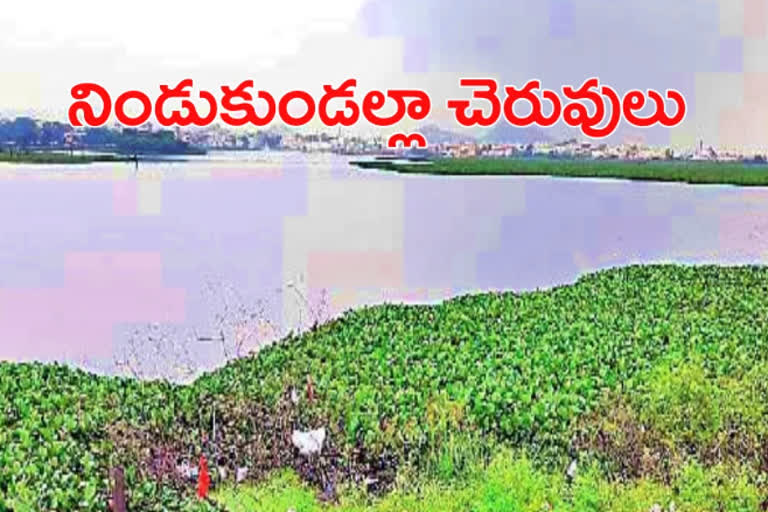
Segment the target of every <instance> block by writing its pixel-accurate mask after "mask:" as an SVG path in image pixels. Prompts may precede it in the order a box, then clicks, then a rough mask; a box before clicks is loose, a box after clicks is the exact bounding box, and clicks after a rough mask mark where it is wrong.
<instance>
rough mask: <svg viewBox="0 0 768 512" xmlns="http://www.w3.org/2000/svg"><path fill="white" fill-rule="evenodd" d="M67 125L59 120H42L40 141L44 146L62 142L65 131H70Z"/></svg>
mask: <svg viewBox="0 0 768 512" xmlns="http://www.w3.org/2000/svg"><path fill="white" fill-rule="evenodd" d="M71 131H72V128H70V127H69V125H67V124H64V123H59V122H47V121H46V122H44V123H43V126H42V127H41V129H40V143H41V144H43V145H44V146H55V145H59V144H62V143H63V142H64V138H65V137H66V135H67V133H69V132H71Z"/></svg>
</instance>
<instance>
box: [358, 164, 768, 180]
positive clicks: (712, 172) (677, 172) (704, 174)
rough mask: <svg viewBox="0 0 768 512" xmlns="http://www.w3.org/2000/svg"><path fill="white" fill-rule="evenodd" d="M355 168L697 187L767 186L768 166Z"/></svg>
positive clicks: (438, 166) (392, 165)
mask: <svg viewBox="0 0 768 512" xmlns="http://www.w3.org/2000/svg"><path fill="white" fill-rule="evenodd" d="M354 164H355V165H357V166H359V167H361V168H367V169H380V170H387V171H395V172H401V173H409V174H434V175H441V176H562V177H572V178H577V177H578V178H620V179H629V180H642V181H673V182H684V183H692V184H728V185H741V186H766V185H768V166H767V165H764V164H763V165H760V164H748V163H737V162H691V161H688V162H686V161H661V160H660V161H646V162H639V161H618V160H566V159H562V160H555V159H536V158H532V159H523V158H466V159H464V158H456V159H439V160H435V161H434V162H432V163H430V164H407V163H398V162H392V161H386V160H382V161H359V162H354Z"/></svg>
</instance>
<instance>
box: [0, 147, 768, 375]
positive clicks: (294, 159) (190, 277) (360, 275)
mask: <svg viewBox="0 0 768 512" xmlns="http://www.w3.org/2000/svg"><path fill="white" fill-rule="evenodd" d="M766 199H768V189H739V188H735V187H712V186H686V185H679V184H652V183H630V182H623V181H612V180H611V181H605V180H603V181H598V180H568V179H553V178H542V177H537V178H503V177H494V178H488V177H485V178H483V177H476V178H451V179H445V178H436V177H429V176H401V175H394V174H385V173H376V172H361V171H357V170H353V169H352V168H350V166H349V165H348V163H347V160H346V159H345V158H342V157H337V156H331V155H309V156H307V155H301V154H281V153H251V154H243V153H238V154H226V153H222V154H214V155H212V156H211V157H208V158H199V159H193V160H191V161H188V162H155V163H148V164H142V165H141V166H140V167H139V170H138V172H136V171H134V169H133V167H132V166H128V165H124V164H119V165H118V164H99V165H90V166H11V165H5V166H0V233H1V234H2V244H1V245H0V339H2V340H3V342H2V344H0V358H5V359H14V360H30V359H42V360H54V359H55V360H67V361H70V362H75V363H79V364H83V365H86V366H89V367H96V368H100V369H101V370H103V371H116V368H115V366H114V363H115V360H116V359H119V360H121V361H123V362H125V361H126V360H130V359H131V358H134V359H135V360H134V361H133V362H132V363H131V364H133V365H134V366H137V365H138V366H142V361H143V362H144V363H147V362H151V363H153V364H152V365H147V364H144V365H143V367H144V370H143V371H144V372H145V373H163V372H170V371H173V372H175V371H177V369H176V368H175V366H178V365H179V364H182V363H180V362H179V361H171V360H170V359H168V360H166V358H167V357H170V356H168V354H171V353H177V354H178V353H181V352H183V357H181V356H179V357H178V359H180V360H181V359H183V364H186V365H187V367H191V368H192V369H194V370H199V369H201V368H209V367H211V366H214V365H216V364H220V363H221V361H222V360H223V358H224V357H226V356H231V355H233V354H235V348H237V349H238V350H243V351H246V350H247V349H249V348H253V347H255V346H258V345H259V344H261V343H264V342H265V341H266V340H269V339H273V338H275V337H276V336H280V335H281V334H282V333H284V332H286V331H287V330H289V329H298V328H301V327H306V326H308V325H311V323H313V322H314V321H315V320H317V319H323V318H327V317H329V316H332V315H335V314H338V313H339V312H341V311H343V310H345V309H347V308H350V307H356V306H360V305H362V304H371V303H378V302H382V301H409V302H410V301H417V302H422V301H434V300H439V299H441V298H445V297H448V296H451V295H455V294H460V293H465V292H468V291H476V290H485V289H514V290H526V289H534V288H537V287H546V286H551V285H555V284H561V283H567V282H571V281H573V280H574V279H575V278H576V277H577V276H578V275H580V274H582V273H584V272H587V271H591V270H595V269H599V268H604V267H609V266H616V265H624V264H627V263H635V262H660V261H665V262H666V261H681V262H721V263H729V264H732V263H746V262H759V261H765V259H766V254H768V253H766V249H768V238H767V237H766V233H767V232H766V228H768V206H766V205H767V204H768V202H767V201H766ZM222 333H224V335H222ZM222 337H224V338H226V339H227V342H228V343H230V344H229V345H226V346H225V345H224V344H222V343H221V342H220V341H218V340H221V338H222ZM238 343H239V345H238ZM163 351H165V352H163ZM161 352H162V353H161ZM151 368H154V369H151ZM123 369H125V368H123Z"/></svg>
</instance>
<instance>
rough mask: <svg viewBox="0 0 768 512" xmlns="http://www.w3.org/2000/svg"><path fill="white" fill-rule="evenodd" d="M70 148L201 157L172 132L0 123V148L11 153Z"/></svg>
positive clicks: (23, 121) (18, 120)
mask: <svg viewBox="0 0 768 512" xmlns="http://www.w3.org/2000/svg"><path fill="white" fill-rule="evenodd" d="M70 147H71V148H76V149H89V150H94V151H109V152H116V153H122V154H131V155H133V154H136V153H145V154H146V153H149V154H182V155H185V154H204V153H205V150H204V149H203V148H200V147H197V146H193V145H191V144H189V143H187V142H184V141H180V140H177V139H176V135H175V134H174V132H173V131H172V130H158V131H154V132H151V133H148V132H144V131H139V130H137V129H136V128H123V129H112V128H106V127H99V128H90V127H86V128H83V129H81V130H78V131H77V132H75V131H74V129H73V128H72V127H71V126H70V125H68V124H66V123H59V122H55V121H44V122H40V121H37V120H36V119H32V118H29V117H17V118H15V119H13V120H3V119H0V148H8V149H9V150H13V152H14V153H16V152H21V153H24V152H26V151H27V150H30V149H32V150H36V151H41V150H51V149H53V150H62V149H68V148H70ZM45 163H48V162H45ZM54 163H68V162H59V161H56V162H54Z"/></svg>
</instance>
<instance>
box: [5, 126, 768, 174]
mask: <svg viewBox="0 0 768 512" xmlns="http://www.w3.org/2000/svg"><path fill="white" fill-rule="evenodd" d="M427 130H431V131H433V132H436V134H437V136H436V137H435V139H437V140H440V139H442V140H441V141H440V142H436V143H433V144H430V146H429V147H428V148H427V149H426V150H418V151H416V150H402V149H401V150H397V151H394V150H389V149H387V148H386V139H385V138H384V137H381V136H369V137H364V136H360V135H350V134H342V133H336V134H330V133H313V134H306V133H293V132H290V131H288V130H284V129H283V130H280V129H279V128H274V129H268V130H260V131H254V132H247V131H246V132H236V131H233V130H230V129H227V128H224V127H221V126H218V125H213V126H209V127H204V128H188V129H187V128H178V127H177V128H174V129H172V130H170V129H165V128H162V127H156V126H154V125H152V124H151V123H147V124H145V125H142V126H141V127H138V128H126V127H123V126H121V125H119V124H116V125H113V126H112V127H100V128H73V127H72V126H70V125H69V124H67V123H61V122H55V121H39V120H36V119H33V118H30V117H17V118H15V119H0V150H2V151H3V152H6V153H8V152H10V153H14V152H17V153H18V152H42V151H58V152H61V151H66V152H70V153H74V152H105V153H116V154H121V155H143V154H160V155H190V154H205V153H207V152H208V151H217V150H229V151H238V150H274V151H301V152H330V153H336V154H343V155H382V154H391V155H398V154H399V155H406V156H408V155H410V156H414V155H415V156H419V157H442V158H478V157H486V158H494V157H496V158H511V157H521V158H525V157H544V158H563V159H567V158H572V159H599V160H603V159H621V160H692V161H697V160H700V161H723V162H738V161H745V162H755V163H765V162H766V156H765V155H764V154H741V153H734V152H728V151H718V150H717V149H716V148H715V147H713V146H711V145H706V144H704V142H703V141H699V142H698V144H696V146H695V147H692V148H689V149H688V150H686V151H675V150H673V149H672V148H669V147H666V148H665V147H656V146H645V145H642V144H619V145H609V144H605V143H601V142H595V141H583V140H579V139H576V138H571V139H569V140H564V141H561V142H551V141H531V142H527V143H519V142H508V143H500V142H483V141H478V140H474V139H472V138H470V137H462V136H461V135H457V134H452V133H450V132H446V131H443V130H440V129H438V128H435V127H429V128H427V129H426V130H425V131H427ZM432 135H435V133H433V134H432ZM427 139H428V140H430V139H431V135H427Z"/></svg>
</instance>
